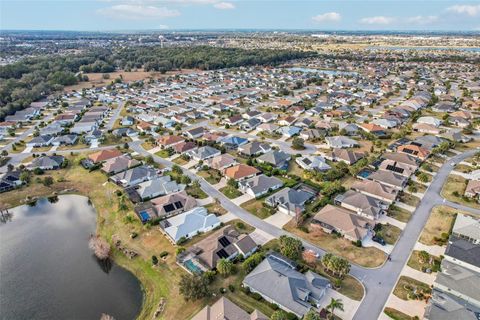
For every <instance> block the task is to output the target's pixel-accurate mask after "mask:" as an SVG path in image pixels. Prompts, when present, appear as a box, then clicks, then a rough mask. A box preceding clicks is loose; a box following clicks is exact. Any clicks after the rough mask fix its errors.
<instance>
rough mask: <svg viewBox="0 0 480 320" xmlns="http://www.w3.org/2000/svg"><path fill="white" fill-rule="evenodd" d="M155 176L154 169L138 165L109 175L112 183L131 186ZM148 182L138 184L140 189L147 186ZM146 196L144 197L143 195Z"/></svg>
mask: <svg viewBox="0 0 480 320" xmlns="http://www.w3.org/2000/svg"><path fill="white" fill-rule="evenodd" d="M156 176H157V172H156V171H155V169H153V168H151V167H147V166H138V167H134V168H131V169H128V170H126V171H122V172H119V173H117V174H115V175H113V176H111V177H110V180H112V181H113V182H114V183H116V184H118V185H121V186H122V187H124V188H126V187H131V186H134V185H137V184H139V183H142V182H144V181H148V180H150V179H153V178H154V177H156ZM148 185H149V184H148V183H146V184H144V185H142V186H140V188H141V189H140V190H143V189H146V188H148ZM145 198H146V197H145Z"/></svg>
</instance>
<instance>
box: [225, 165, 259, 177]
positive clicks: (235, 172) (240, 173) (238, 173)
mask: <svg viewBox="0 0 480 320" xmlns="http://www.w3.org/2000/svg"><path fill="white" fill-rule="evenodd" d="M257 173H260V170H258V169H257V168H254V167H251V166H247V165H245V164H239V165H236V166H233V167H230V168H227V169H225V175H226V176H227V177H228V178H231V179H242V178H245V177H248V176H251V175H255V174H257Z"/></svg>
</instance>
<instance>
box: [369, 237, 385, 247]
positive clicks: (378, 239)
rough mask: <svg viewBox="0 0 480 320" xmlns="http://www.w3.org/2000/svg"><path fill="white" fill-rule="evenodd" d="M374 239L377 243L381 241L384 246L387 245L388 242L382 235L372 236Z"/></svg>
mask: <svg viewBox="0 0 480 320" xmlns="http://www.w3.org/2000/svg"><path fill="white" fill-rule="evenodd" d="M372 240H373V241H375V242H377V243H380V244H381V245H382V246H384V245H386V244H387V243H386V242H385V240H383V238H381V237H377V236H373V237H372Z"/></svg>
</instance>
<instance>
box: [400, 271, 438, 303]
mask: <svg viewBox="0 0 480 320" xmlns="http://www.w3.org/2000/svg"><path fill="white" fill-rule="evenodd" d="M431 292H432V289H431V288H430V286H429V285H428V284H426V283H424V282H420V281H418V280H415V279H413V278H410V277H406V276H401V277H400V279H398V282H397V285H396V286H395V289H393V294H394V295H396V296H397V297H399V298H400V299H402V300H423V299H426V298H427V297H428V296H429V295H430V294H431Z"/></svg>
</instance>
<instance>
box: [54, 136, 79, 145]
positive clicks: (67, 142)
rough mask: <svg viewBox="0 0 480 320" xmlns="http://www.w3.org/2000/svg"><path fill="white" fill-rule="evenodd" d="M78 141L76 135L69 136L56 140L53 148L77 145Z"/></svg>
mask: <svg viewBox="0 0 480 320" xmlns="http://www.w3.org/2000/svg"><path fill="white" fill-rule="evenodd" d="M77 140H78V136H77V135H76V134H67V135H64V136H58V137H56V138H54V139H53V140H52V142H51V144H52V146H62V145H74V144H75V143H77Z"/></svg>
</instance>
